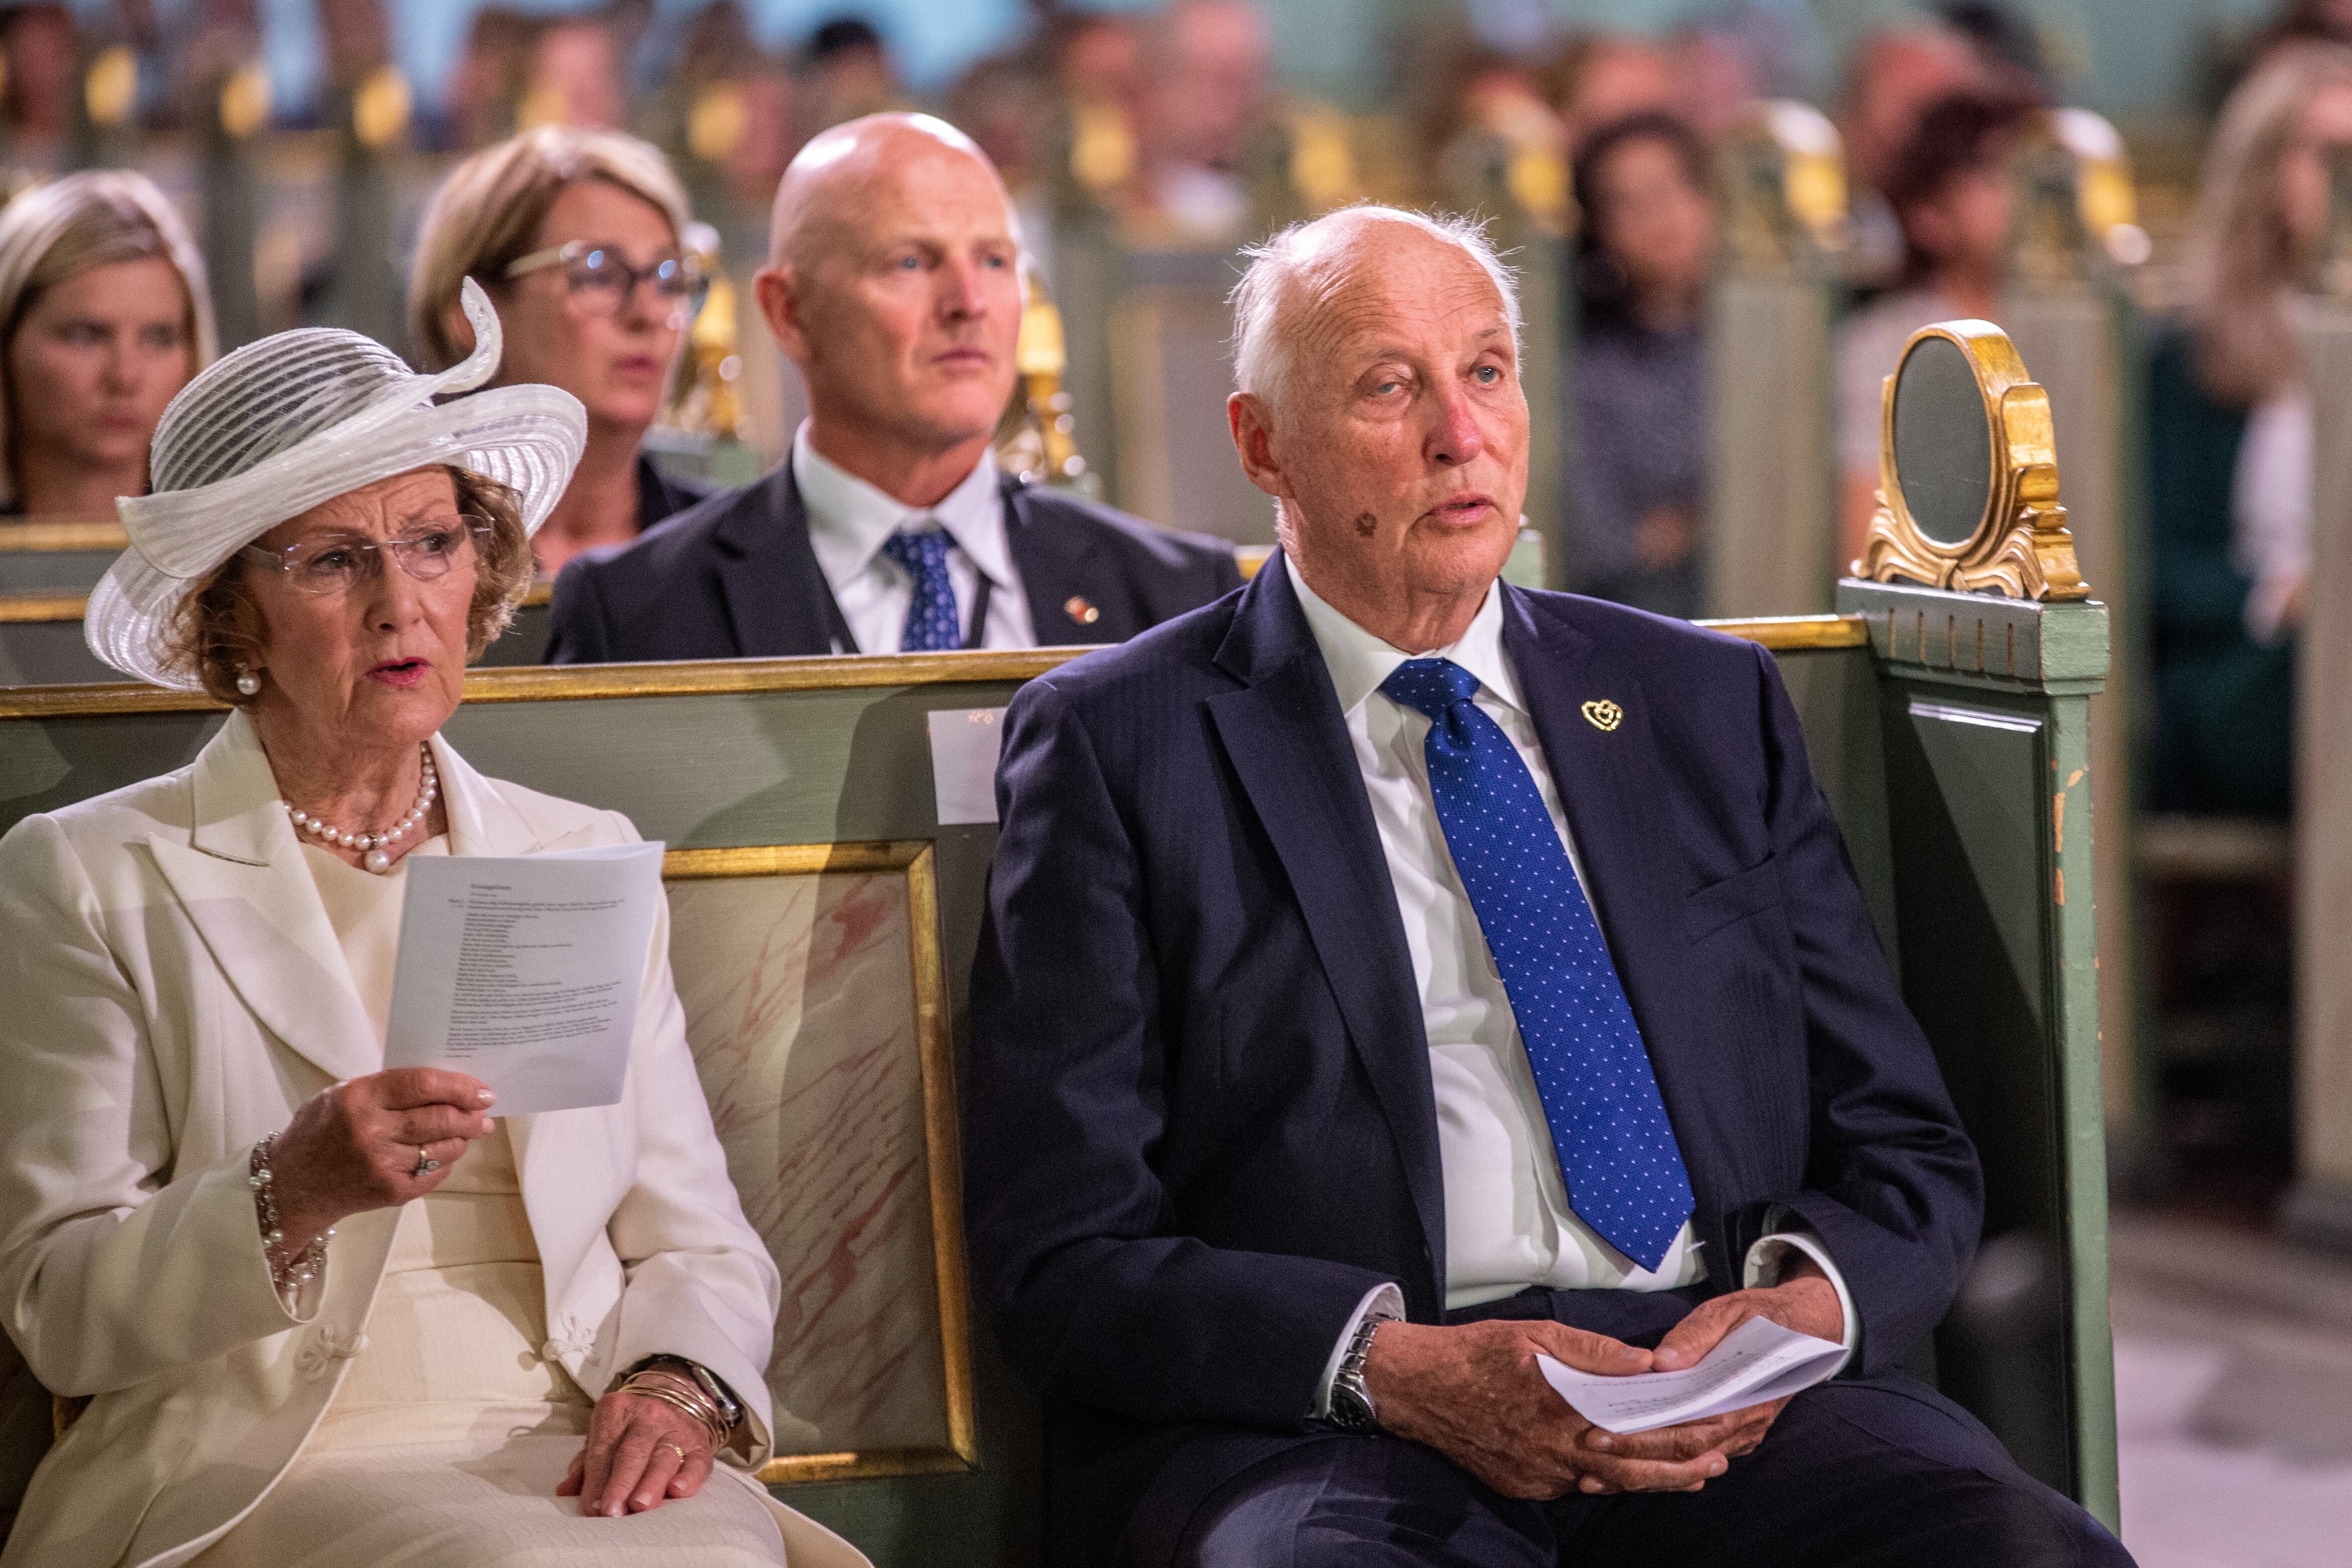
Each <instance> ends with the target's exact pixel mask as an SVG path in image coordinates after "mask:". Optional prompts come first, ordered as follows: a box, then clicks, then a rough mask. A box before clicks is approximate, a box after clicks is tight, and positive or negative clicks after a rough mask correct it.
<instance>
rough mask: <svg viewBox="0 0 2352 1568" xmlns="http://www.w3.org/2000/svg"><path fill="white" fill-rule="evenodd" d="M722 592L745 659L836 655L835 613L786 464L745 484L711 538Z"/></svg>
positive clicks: (737, 649) (737, 648)
mask: <svg viewBox="0 0 2352 1568" xmlns="http://www.w3.org/2000/svg"><path fill="white" fill-rule="evenodd" d="M712 537H713V539H714V541H715V542H717V544H718V546H719V550H718V566H719V593H720V595H721V596H722V597H723V598H724V599H725V600H726V602H727V617H728V619H729V620H730V622H731V623H732V624H733V628H734V633H735V652H736V654H737V655H738V656H739V657H740V658H791V657H793V656H795V655H802V654H826V653H831V652H832V651H833V633H834V623H835V619H836V618H837V617H838V616H839V614H840V612H839V611H838V610H836V609H835V606H834V601H833V590H832V588H831V587H829V586H827V585H826V583H825V580H824V571H823V570H822V569H821V568H820V567H819V566H818V565H817V563H816V552H815V551H814V550H813V549H811V548H810V546H809V531H808V512H807V510H806V509H805V508H803V506H802V505H801V492H800V487H799V486H798V485H796V484H794V483H793V466H792V464H790V463H789V462H788V463H786V464H784V466H783V467H782V468H778V469H777V470H776V471H775V472H774V473H772V474H771V475H770V476H768V478H766V479H762V480H761V481H760V482H759V483H758V484H756V485H751V486H747V487H746V488H745V489H743V490H742V491H741V492H740V495H739V496H738V498H737V500H736V502H735V505H734V506H733V508H732V509H731V510H729V512H728V514H727V515H726V517H724V518H723V519H721V520H720V521H719V527H718V528H717V529H716V530H715V531H714V532H713V535H712Z"/></svg>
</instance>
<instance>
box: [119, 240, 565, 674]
mask: <svg viewBox="0 0 2352 1568" xmlns="http://www.w3.org/2000/svg"><path fill="white" fill-rule="evenodd" d="M459 298H460V302H461V304H462V306H463V308H464V310H465V313H466V317H467V321H469V322H470V323H471V325H472V327H473V330H474V352H473V353H470V354H468V355H467V356H466V359H465V361H464V363H460V364H457V365H455V366H453V367H451V368H450V369H448V370H446V371H443V372H441V373H440V374H437V375H417V374H414V373H413V372H410V371H409V370H408V368H407V367H406V366H405V365H404V364H402V363H401V362H400V360H399V359H398V358H397V356H395V355H394V354H392V353H390V351H388V350H386V349H384V348H383V347H382V346H381V345H379V344H376V343H373V342H369V341H368V340H366V339H363V338H361V337H359V336H358V335H357V334H356V333H351V332H342V331H321V330H317V329H310V330H305V331H297V332H285V333H280V334H278V336H277V337H274V338H264V339H262V340H261V341H260V342H255V343H250V344H247V346H246V347H245V348H242V349H239V350H238V351H237V352H236V353H233V354H230V355H229V356H228V357H226V359H223V360H221V361H219V362H218V363H215V364H214V365H212V366H211V367H210V368H209V369H207V370H206V371H205V373H204V374H201V375H199V376H198V377H197V378H196V379H195V380H194V381H192V382H190V383H189V384H188V385H187V386H186V387H185V388H184V389H183V390H182V391H181V393H180V395H179V396H177V397H175V398H173V401H172V406H171V407H169V408H167V409H165V410H164V413H163V422H162V423H161V424H159V425H158V426H156V435H155V441H154V452H155V458H154V462H155V466H156V469H157V482H158V483H159V484H162V483H165V482H167V479H166V468H165V465H166V461H167V457H166V454H167V452H168V454H169V460H170V461H171V462H173V463H174V464H176V465H178V466H177V467H176V468H174V469H173V471H174V472H180V473H187V472H190V471H191V469H190V467H189V462H188V461H186V460H184V459H186V458H187V455H188V454H190V453H196V454H199V456H198V457H197V458H194V463H195V467H194V470H193V471H194V473H195V474H196V475H197V476H199V479H201V477H202V476H203V475H204V474H205V457H204V456H203V455H204V454H210V466H211V468H212V469H213V471H219V469H221V468H229V469H231V470H233V471H230V472H226V473H225V474H223V475H222V477H220V478H218V479H212V480H211V481H210V482H195V483H194V484H192V485H191V487H190V488H187V489H163V490H158V491H156V492H155V493H152V494H150V495H145V496H131V497H125V498H123V499H122V500H120V501H118V502H117V503H116V510H118V511H120V512H121V517H122V525H123V528H124V530H125V531H127V532H128V533H129V534H130V536H131V548H130V549H129V550H126V551H124V552H122V554H121V557H120V558H118V559H117V560H116V561H115V563H114V564H113V565H112V566H111V567H110V568H109V569H108V570H107V574H106V575H105V577H104V578H103V579H102V580H100V583H99V585H98V587H97V588H96V590H95V591H93V592H92V593H91V595H90V597H89V606H88V607H87V609H85V611H84V612H83V615H82V636H83V638H84V639H85V640H86V641H87V642H88V643H89V647H90V651H91V652H92V653H95V654H96V655H98V657H99V658H102V659H104V660H105V661H106V662H107V663H108V664H110V665H112V666H113V667H114V668H117V669H119V670H121V671H122V672H123V673H124V674H126V675H131V676H135V677H137V678H138V679H141V680H148V681H152V682H154V683H155V684H156V685H158V686H168V687H173V688H176V689H181V690H193V689H196V688H197V687H198V686H199V685H200V682H199V681H198V680H197V679H196V676H195V672H194V671H193V670H187V669H182V668H174V666H173V661H172V660H171V658H170V657H169V654H168V649H167V645H168V642H169V637H168V634H169V632H170V630H171V626H172V622H173V618H174V617H175V616H177V615H178V614H179V610H180V605H181V604H182V603H183V602H184V600H185V599H186V598H187V596H188V595H189V594H191V593H193V592H194V590H195V587H196V584H198V583H200V582H202V581H203V580H204V579H205V577H207V576H209V575H210V574H212V572H213V571H214V569H215V568H216V567H218V566H219V565H220V564H221V563H223V562H225V561H227V560H228V559H229V558H230V557H232V556H234V555H235V554H236V552H237V551H238V550H239V549H241V548H243V547H244V546H245V545H247V544H250V543H251V542H253V541H255V540H257V539H258V538H260V537H261V536H262V535H263V534H265V533H267V532H268V531H270V530H271V529H273V528H275V527H277V526H278V524H279V523H281V522H283V521H286V520H287V519H288V518H291V517H299V516H300V515H301V514H302V513H304V512H306V511H308V510H310V509H311V508H312V507H315V506H318V505H319V504H320V503H321V502H323V501H328V500H333V499H334V498H335V497H337V496H340V495H348V494H350V493H351V492H352V491H353V490H356V489H362V488H363V487H365V486H368V485H372V484H373V483H375V482H376V481H377V480H379V479H390V478H392V477H393V476H394V475H395V474H405V473H411V472H414V471H415V470H416V469H418V468H432V467H435V466H436V465H446V466H449V467H452V468H464V469H466V470H467V471H468V472H471V473H476V474H479V475H481V476H482V477H483V478H484V479H492V480H495V481H497V482H498V483H499V484H502V485H504V486H506V487H507V488H508V489H511V490H513V491H514V492H515V493H516V495H517V496H518V497H519V498H520V502H521V507H522V525H523V531H524V533H525V535H526V536H528V535H530V534H534V533H536V532H538V531H539V526H540V524H541V523H542V522H545V521H547V515H548V513H549V512H551V511H552V510H554V509H555V503H556V502H557V501H558V500H561V499H562V495H563V490H564V487H565V486H566V485H568V484H569V483H570V482H571V479H572V468H574V467H576V466H577V465H578V463H579V461H580V454H581V450H582V448H583V447H584V446H585V445H586V444H587V437H588V413H587V410H586V409H584V408H583V407H582V406H581V405H580V400H579V399H577V398H575V397H573V396H572V395H571V394H570V393H568V392H564V391H562V390H560V389H559V388H556V387H552V386H543V385H538V384H524V385H517V386H501V387H493V388H492V389H490V390H489V391H487V392H472V393H470V395H465V396H459V397H457V398H455V399H454V400H453V401H451V402H448V403H444V404H440V405H435V404H434V402H433V399H434V398H435V397H436V396H443V395H448V394H451V393H466V392H468V389H470V388H472V387H475V386H478V385H480V384H482V383H483V382H484V381H487V380H488V379H489V377H490V376H491V374H493V373H494V372H495V371H496V370H497V368H498V363H499V353H500V350H501V348H502V346H503V344H502V342H501V335H500V332H499V319H498V312H497V311H496V310H493V309H492V308H491V306H490V302H489V298H488V295H487V294H485V293H484V292H483V291H482V288H481V286H480V285H479V284H478V283H476V282H475V281H474V280H473V279H470V278H469V279H466V280H465V281H464V283H463V285H462V286H461V288H460V290H459ZM354 378H356V379H354ZM240 388H242V389H243V390H242V391H240V390H239V389H240ZM354 394H355V395H357V397H358V399H359V401H358V403H357V404H356V405H353V406H352V409H351V412H350V413H349V415H348V416H345V417H342V418H341V419H338V420H337V421H336V422H335V423H334V424H332V425H330V426H325V427H323V428H319V429H314V430H312V431H310V433H309V434H308V435H301V436H299V438H297V439H293V440H292V442H291V444H290V445H288V446H285V447H282V448H281V449H278V450H276V451H273V452H271V453H270V454H269V455H268V456H267V457H263V458H259V459H258V460H256V461H254V462H252V463H251V466H249V467H243V468H239V467H238V465H237V457H236V454H237V453H238V452H239V451H240V449H243V450H252V449H254V447H255V445H256V444H257V443H263V442H266V440H267V438H268V431H269V429H270V426H269V425H268V423H267V421H266V420H264V421H263V422H261V423H258V424H257V423H256V422H255V418H256V416H255V411H254V410H253V409H252V407H251V406H250V400H251V399H253V398H257V397H264V396H274V397H275V398H276V399H277V404H278V412H279V413H281V414H283V415H287V416H290V417H292V418H293V419H294V420H295V421H296V423H295V424H294V425H293V426H292V427H291V430H290V431H289V427H288V426H285V425H283V424H281V425H279V426H278V427H277V428H278V429H279V430H280V431H281V432H284V433H287V434H292V433H293V432H299V429H300V427H301V426H300V424H299V419H300V409H301V408H302V407H303V406H305V405H309V406H311V407H318V406H321V405H320V403H319V401H318V400H319V399H322V398H323V399H331V400H335V401H347V400H348V399H350V398H351V397H352V395H354ZM335 401H330V402H328V403H326V404H325V405H324V406H326V407H332V406H334V405H335ZM224 455H226V456H224Z"/></svg>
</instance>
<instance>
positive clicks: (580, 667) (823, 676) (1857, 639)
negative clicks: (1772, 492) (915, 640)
mask: <svg viewBox="0 0 2352 1568" xmlns="http://www.w3.org/2000/svg"><path fill="white" fill-rule="evenodd" d="M1696 625H1699V626H1706V627H1709V628H1711V629H1712V630H1715V631H1719V632H1722V633H1724V634H1726V635H1727V636H1729V637H1740V638H1743V639H1744V640H1746V641H1748V642H1752V643H1757V644H1759V645H1761V646H1762V647H1766V648H1769V649H1770V650H1771V651H1773V652H1775V653H1788V652H1798V651H1802V650H1807V649H1816V648H1841V647H1867V646H1869V641H1870V634H1869V632H1868V631H1867V629H1866V628H1865V627H1864V621H1863V617H1862V616H1773V617H1768V618H1765V619H1761V620H1740V621H1699V622H1697V623H1696ZM1089 651H1091V650H1090V649H1088V648H1085V647H1041V648H1022V649H1017V650H1010V651H1000V650H997V649H993V648H990V649H981V650H977V651H971V652H963V651H958V652H951V653H896V654H867V655H858V656H850V657H846V658H722V659H710V660H706V661H700V662H691V661H680V662H677V663H674V664H567V665H521V666H512V667H508V668H499V669H477V670H474V671H472V672H471V673H469V674H468V675H467V677H466V700H467V701H468V702H553V701H572V700H588V699H593V698H611V697H703V696H709V695H712V694H714V693H735V694H744V695H759V694H764V693H768V692H788V691H841V690H849V689H858V688H870V687H877V686H941V685H952V684H956V683H959V682H987V683H992V684H993V683H998V682H1007V683H1012V684H1016V685H1017V684H1018V683H1020V682H1022V681H1024V680H1034V679H1036V678H1037V677H1038V676H1041V675H1044V674H1045V673H1046V672H1047V671H1049V670H1052V669H1056V668H1060V667H1061V666H1063V665H1065V664H1066V663H1068V662H1069V661H1070V660H1071V659H1074V658H1077V657H1078V656H1079V655H1080V654H1082V653H1087V652H1089ZM226 707H227V705H226V704H225V703H222V702H219V701H216V700H214V699H213V698H211V697H208V696H206V695H205V693H203V692H201V691H172V690H167V689H164V688H163V687H160V686H144V685H141V684H139V683H137V682H135V681H119V682H115V683H113V684H110V685H109V684H99V683H92V684H89V685H86V686H15V687H0V719H88V718H99V717H106V716H110V715H114V714H126V713H208V712H210V713H217V712H224V711H226Z"/></svg>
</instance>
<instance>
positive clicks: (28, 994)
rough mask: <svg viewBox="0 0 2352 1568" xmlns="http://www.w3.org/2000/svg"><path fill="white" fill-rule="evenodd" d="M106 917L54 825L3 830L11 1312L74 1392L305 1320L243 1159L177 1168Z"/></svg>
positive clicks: (45, 1379)
mask: <svg viewBox="0 0 2352 1568" xmlns="http://www.w3.org/2000/svg"><path fill="white" fill-rule="evenodd" d="M154 918H158V919H161V918H167V917H165V916H163V915H161V914H157V915H156V916H155V917H154ZM106 919H107V916H106V914H105V913H104V912H103V911H102V910H100V900H99V898H98V895H97V892H96V891H95V889H93V888H92V886H91V883H90V879H89V876H88V874H87V873H86V872H85V870H84V869H83V867H82V865H81V862H80V860H79V858H78V857H77V856H76V855H75V853H74V849H73V847H72V845H71V844H70V842H69V841H68V839H67V837H66V836H65V835H64V834H63V833H62V832H60V831H59V830H58V827H57V826H56V825H55V824H54V823H52V822H51V821H50V820H49V819H47V817H42V816H30V817H26V819H25V820H24V821H23V822H21V823H19V824H18V825H17V826H16V827H15V828H14V829H13V830H11V831H10V833H9V834H8V836H7V837H5V839H0V995H5V996H6V997H7V998H8V1002H7V1014H8V1016H7V1021H6V1039H7V1050H6V1052H5V1058H6V1063H7V1073H8V1081H7V1085H6V1088H5V1092H0V1308H5V1321H6V1324H7V1330H8V1334H9V1337H10V1338H11V1339H14V1340H15V1341H16V1346H17V1349H18V1350H19V1351H20V1352H22V1353H23V1355H24V1357H25V1360H26V1364H28V1365H29V1366H30V1367H31V1368H32V1371H33V1374H34V1376H36V1377H37V1378H39V1379H40V1380H41V1382H42V1384H44V1385H46V1386H47V1388H48V1390H49V1391H50V1392H51V1393H53V1394H67V1395H69V1396H79V1395H82V1394H103V1393H105V1392H107V1391H109V1390H110V1389H117V1388H127V1387H129V1386H130V1385H131V1384H135V1383H139V1382H142V1381H143V1380H145V1379H147V1378H150V1377H153V1376H155V1375H157V1374H158V1373H168V1372H175V1371H179V1370H182V1369H184V1368H187V1367H190V1366H193V1365H194V1364H195V1363H200V1362H205V1361H209V1360H211V1359H212V1358H213V1357H215V1356H217V1355H220V1354H222V1353H224V1352H227V1351H229V1350H231V1349H234V1348H235V1347H236V1346H238V1345H241V1344H246V1343H248V1342H252V1341H254V1340H257V1339H261V1338H263V1337H264V1336H266V1335H269V1334H274V1333H279V1332H282V1331H285V1330H287V1329H289V1328H292V1327H294V1326H295V1325H296V1322H297V1320H296V1319H295V1318H293V1317H291V1316H289V1314H288V1313H287V1311H286V1310H285V1308H284V1307H283V1306H282V1305H280V1304H279V1301H278V1294H277V1291H276V1290H275V1289H273V1288H272V1286H271V1284H270V1279H269V1265H268V1259H267V1258H265V1257H264V1255H263V1253H262V1247H261V1230H260V1226H258V1225H257V1223H256V1220H255V1215H254V1205H253V1193H252V1190H251V1189H250V1188H248V1187H247V1185H246V1163H245V1151H243V1150H242V1149H240V1150H238V1151H237V1152H236V1156H235V1157H234V1158H233V1159H231V1160H229V1161H226V1162H225V1163H220V1164H216V1165H212V1166H208V1167H202V1168H196V1169H183V1168H179V1167H178V1166H177V1165H176V1164H175V1163H174V1160H173V1149H172V1138H171V1131H170V1128H169V1126H168V1124H167V1120H166V1119H167V1115H168V1113H169V1108H168V1107H166V1105H165V1104H164V1102H163V1083H162V1082H161V1080H160V1079H159V1078H158V1076H157V1074H156V1072H155V1070H154V1062H153V1058H152V1052H151V1049H150V1044H149V1041H148V1038H147V1026H146V1023H145V1013H144V1004H143V1003H142V1000H141V998H140V997H139V996H138V994H136V992H135V991H134V989H133V987H132V985H131V981H130V979H129V978H128V976H126V975H125V974H124V973H123V971H122V968H121V965H120V964H119V963H117V962H116V961H115V957H114V954H113V952H112V951H111V950H110V947H109V945H108V942H107V941H106V936H105V928H104V921H105V920H106ZM316 1300H317V1298H316V1297H315V1295H314V1296H312V1297H310V1300H309V1301H308V1302H306V1307H307V1308H308V1309H309V1310H316Z"/></svg>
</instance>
